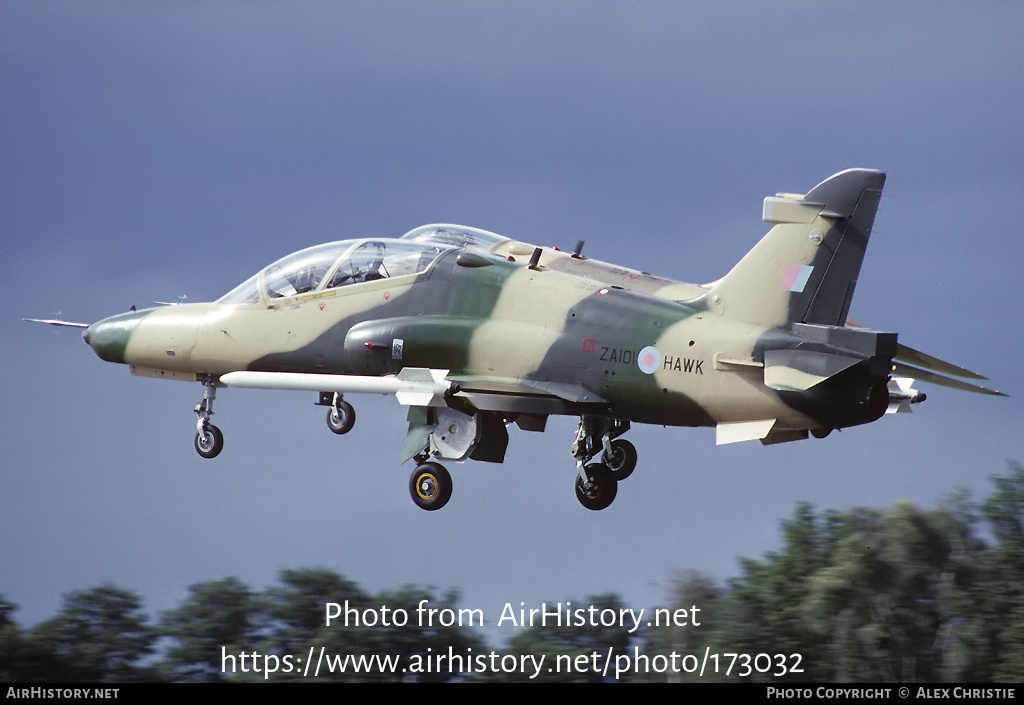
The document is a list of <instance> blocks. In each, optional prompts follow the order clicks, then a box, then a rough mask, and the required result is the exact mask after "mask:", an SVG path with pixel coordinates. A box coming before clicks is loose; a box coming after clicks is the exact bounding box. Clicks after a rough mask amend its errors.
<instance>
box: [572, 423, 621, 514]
mask: <svg viewBox="0 0 1024 705" xmlns="http://www.w3.org/2000/svg"><path fill="white" fill-rule="evenodd" d="M628 430H629V421H626V420H623V419H606V418H602V417H599V416H583V417H581V418H580V425H579V429H577V431H576V440H575V442H573V444H572V454H573V456H574V457H575V458H576V465H577V469H578V473H577V477H576V499H578V500H579V501H580V504H582V505H583V506H584V507H586V508H587V509H593V510H594V511H599V510H601V509H604V508H605V507H607V506H608V505H610V504H611V503H612V502H613V501H614V500H615V494H616V493H617V492H618V483H619V482H621V481H622V480H625V479H626V478H627V477H629V476H630V474H631V473H632V472H633V470H634V469H635V468H636V459H637V456H636V448H634V447H633V444H632V443H630V442H629V441H627V440H625V439H621V438H617V436H620V435H622V434H623V433H625V432H626V431H628Z"/></svg>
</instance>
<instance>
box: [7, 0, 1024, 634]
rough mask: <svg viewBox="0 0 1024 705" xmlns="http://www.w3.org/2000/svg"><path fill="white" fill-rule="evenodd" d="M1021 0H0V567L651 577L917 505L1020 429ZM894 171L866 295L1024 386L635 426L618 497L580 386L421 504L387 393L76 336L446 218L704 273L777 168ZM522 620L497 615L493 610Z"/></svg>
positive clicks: (653, 593)
mask: <svg viewBox="0 0 1024 705" xmlns="http://www.w3.org/2000/svg"><path fill="white" fill-rule="evenodd" d="M1022 27H1024V6H1022V5H1019V4H1011V3H1002V2H997V3H900V4H898V7H892V6H891V3H882V2H878V3H867V2H858V3H848V4H840V6H839V7H836V4H834V3H830V4H827V5H822V4H819V3H810V2H796V1H788V0H783V1H780V2H773V3H754V2H749V3H730V2H716V3H696V4H688V3H681V2H598V1H595V0H588V1H586V2H572V1H568V0H566V1H562V2H558V3H547V2H506V3H498V2H434V3H413V2H389V3H378V2H297V3H274V2H219V3H181V2H160V1H154V2H147V3H139V2H127V1H125V2H104V1H97V2H89V3H69V2H47V1H45V0H42V1H41V0H31V1H29V0H7V1H6V2H3V3H0V96H2V100H0V241H2V243H3V249H4V253H3V257H2V258H0V276H2V280H3V282H4V290H5V291H6V293H7V294H8V296H9V298H8V304H6V306H5V308H6V310H7V319H6V322H5V323H4V324H3V325H2V326H0V335H2V339H3V350H4V364H3V368H2V372H0V374H2V379H3V389H4V394H3V397H2V401H0V404H2V412H3V422H4V423H3V427H2V430H0V444H2V461H0V462H2V466H3V471H2V473H0V566H2V569H0V594H3V595H4V596H5V597H6V598H7V599H9V600H11V601H13V602H15V603H16V604H18V605H19V606H20V611H19V612H18V613H17V614H16V617H17V618H18V619H19V621H20V622H21V623H22V624H23V625H25V626H27V625H31V624H34V623H36V622H38V621H39V620H41V619H44V618H46V617H49V616H51V615H52V614H54V613H55V612H56V611H57V609H58V608H59V605H60V599H61V595H62V594H63V593H65V592H67V591H70V590H74V589H82V588H86V587H91V586H94V585H97V584H99V583H102V582H107V581H109V582H113V583H115V584H116V585H119V586H121V587H125V588H128V589H131V590H134V591H136V592H138V593H140V594H141V595H143V596H144V598H145V601H146V605H147V607H148V608H150V609H151V610H153V611H159V610H161V609H166V608H168V607H171V606H174V605H175V604H176V603H177V602H178V601H179V600H181V599H182V598H183V597H184V595H185V589H186V587H187V586H188V585H189V584H191V583H193V582H197V581H201V580H208V579H216V578H221V577H226V576H229V575H234V576H237V577H239V578H241V579H242V580H244V581H246V582H248V583H249V584H250V585H251V586H252V587H254V588H262V587H265V586H267V585H269V584H271V583H272V582H273V581H274V579H275V576H276V574H277V572H278V571H279V570H281V569H283V568H299V567H325V568H329V569H333V570H336V571H338V572H340V573H342V574H344V575H345V576H346V577H348V578H350V579H352V580H355V581H357V582H359V583H360V584H361V585H362V586H363V587H364V588H366V589H367V590H372V591H376V590H382V589H389V588H397V587H398V586H400V585H402V584H404V583H416V584H419V585H433V586H436V587H438V588H441V589H444V588H448V587H456V588H459V589H461V590H462V591H463V604H464V605H465V606H469V607H479V608H481V609H483V610H484V611H485V613H486V614H487V616H488V617H489V618H490V619H491V620H492V623H493V621H496V619H497V617H498V613H499V611H500V609H501V607H502V606H503V605H504V603H506V602H512V603H513V604H518V603H519V602H526V603H527V605H528V606H529V605H535V604H537V603H539V602H540V601H543V600H547V601H559V600H574V601H578V600H582V598H583V597H584V596H585V595H588V594H593V593H598V592H607V591H615V592H618V593H619V594H620V595H622V596H623V598H624V599H625V601H626V602H627V604H628V605H630V606H633V607H637V608H639V607H649V606H652V605H654V604H659V603H664V602H666V601H667V599H668V595H669V589H670V586H671V584H672V581H673V579H674V578H675V577H676V576H678V575H679V574H680V572H681V571H683V570H687V569H694V570H699V571H703V572H705V573H708V574H710V575H712V576H714V577H716V578H718V579H721V580H724V579H725V578H727V577H728V576H731V575H736V574H737V573H738V570H739V568H738V564H737V558H738V557H741V556H746V557H759V556H761V555H763V553H764V552H765V551H769V550H772V549H774V548H776V547H777V546H778V545H779V532H778V526H779V522H780V520H782V519H785V518H787V517H788V516H790V515H791V513H792V511H793V508H794V506H795V504H796V502H797V501H800V500H806V501H809V502H812V503H813V504H814V505H815V506H816V507H818V508H821V509H824V508H846V507H850V506H854V505H870V506H879V507H881V506H887V505H889V504H891V503H893V502H895V501H898V500H904V499H906V500H911V501H913V502H916V503H918V504H921V505H923V506H934V504H935V503H936V502H937V501H939V500H940V499H941V498H942V497H943V496H945V495H947V494H949V493H951V492H953V491H955V490H958V489H967V490H970V491H972V492H973V493H974V494H975V496H984V495H985V494H986V493H987V492H988V491H989V487H990V486H989V483H988V477H989V476H990V475H991V474H993V473H1000V472H1003V471H1005V469H1006V463H1007V461H1008V460H1010V459H1021V458H1024V447H1022V437H1024V435H1022V433H1021V429H1022V428H1024V418H1022V416H1024V414H1022V408H1021V402H1020V399H1021V398H1022V395H1024V385H1022V384H1021V374H1020V371H1019V370H1020V364H1021V363H1020V359H1021V350H1022V348H1024V333H1022V326H1021V312H1020V303H1021V301H1022V298H1024V297H1022V292H1021V284H1020V278H1021V277H1020V269H1021V267H1022V265H1024V243H1022V236H1024V232H1022V227H1021V224H1020V215H1021V212H1022V205H1024V170H1022V168H1021V165H1022V164H1024V119H1022V118H1024V44H1022V43H1021V41H1020V30H1021V28H1022ZM855 166H863V167H872V168H877V169H881V170H884V171H885V172H887V174H888V181H887V182H886V187H885V194H884V196H883V199H882V203H881V208H880V210H879V215H878V219H877V220H876V224H875V231H874V235H873V238H872V243H871V247H870V248H869V250H868V254H867V258H866V260H865V263H864V268H863V271H862V274H861V278H860V281H859V284H858V288H857V298H856V299H855V300H854V303H853V308H852V313H853V314H854V315H855V316H856V317H858V318H859V319H861V320H862V321H864V322H866V323H868V324H869V325H871V326H873V327H875V328H879V329H883V330H895V331H898V332H899V333H900V339H901V340H902V341H904V342H906V343H908V344H910V345H912V346H914V347H917V348H919V349H923V350H926V351H928V352H930V353H932V354H935V355H938V356H939V357H943V358H945V359H949V360H952V361H954V362H957V363H959V364H962V365H964V366H966V367H968V368H971V369H976V370H978V371H980V372H982V373H984V374H986V375H988V376H989V377H991V378H992V380H993V382H992V384H993V385H994V386H996V387H998V388H1000V389H1003V390H1004V391H1007V392H1009V393H1010V394H1012V395H1014V396H1013V397H1012V398H1010V399H998V398H991V397H981V396H976V395H970V394H965V393H961V392H955V391H951V390H946V389H941V388H928V387H925V386H924V385H922V388H923V389H924V390H925V391H927V392H928V396H929V398H928V401H927V402H926V403H925V404H922V405H920V406H918V407H917V408H916V412H915V413H914V414H912V415H900V416H899V417H896V418H886V419H884V420H883V421H881V422H879V423H876V424H873V425H870V426H865V427H859V428H853V429H848V430H847V431H844V432H842V433H834V434H832V435H831V436H830V437H829V438H828V439H826V440H824V441H816V440H809V441H803V442H799V443H791V444H784V445H781V446H775V447H771V448H765V447H762V446H760V444H756V443H754V444H739V445H736V446H729V447H721V448H718V447H715V445H714V432H713V430H709V429H673V428H661V427H640V426H638V427H634V429H633V430H632V431H631V432H630V435H629V438H630V439H631V440H632V441H633V442H634V444H635V445H636V446H637V447H638V449H639V452H640V466H639V468H638V470H637V472H636V473H634V475H633V477H631V478H630V479H629V481H628V482H627V483H625V484H623V485H622V486H621V487H620V491H619V496H618V498H617V499H616V501H615V503H614V504H613V505H612V506H611V507H610V508H609V509H607V510H605V511H603V512H590V511H587V510H585V509H583V508H582V507H580V506H579V504H578V503H577V501H576V498H575V495H574V492H573V482H574V471H575V467H574V463H573V461H572V458H571V457H570V455H569V451H568V448H569V444H570V442H571V440H572V435H573V432H574V430H575V422H574V420H573V419H570V418H561V419H553V420H552V421H551V422H550V423H549V424H548V430H547V433H545V434H543V435H540V434H524V433H522V432H513V434H512V441H511V445H510V448H509V454H508V458H507V461H506V462H505V464H504V465H491V464H485V463H467V464H464V465H463V464H450V465H449V467H450V469H451V471H452V475H453V477H454V481H455V490H454V495H453V498H452V500H451V502H450V503H449V505H448V506H447V507H446V508H445V509H444V510H442V511H440V512H434V513H428V512H423V511H421V510H419V509H417V508H416V507H415V506H414V505H413V503H412V502H411V500H410V499H409V496H408V490H407V483H408V476H409V472H410V471H411V467H410V466H409V465H406V466H400V465H399V459H400V457H399V456H400V452H401V448H402V445H403V442H404V437H405V425H404V418H405V414H404V409H403V408H402V407H400V406H399V405H398V403H397V402H396V401H395V400H394V399H391V398H385V397H366V398H355V397H353V399H352V400H353V401H354V402H355V404H356V409H357V413H358V421H357V424H356V427H355V429H354V430H353V432H352V433H350V434H348V435H347V436H344V437H336V436H334V435H333V434H331V433H330V432H329V431H328V430H327V428H326V426H325V424H324V421H323V413H322V410H321V409H320V408H318V407H314V406H313V404H312V401H313V399H312V398H311V395H309V394H299V393H295V394H293V393H286V392H260V391H250V390H225V391H222V392H221V394H220V395H219V396H218V399H217V407H216V411H217V416H216V419H215V420H216V422H217V423H218V425H219V426H220V427H221V428H222V429H223V430H224V433H225V436H226V444H225V450H224V452H223V454H222V455H221V456H220V457H219V458H217V459H216V460H214V461H204V460H202V459H200V458H199V457H198V456H197V455H196V453H195V451H194V449H193V447H192V435H193V432H194V427H195V415H194V414H193V413H192V408H193V406H194V405H195V404H196V402H197V401H198V398H199V391H200V389H199V385H197V384H184V383H178V382H164V381H156V380H148V379H139V378H133V377H131V376H130V375H129V374H128V371H127V369H126V368H125V367H123V366H120V365H111V364H108V363H104V362H102V361H100V360H99V359H98V358H97V357H96V356H95V355H94V354H93V353H92V351H91V350H89V348H88V347H86V346H85V345H84V344H83V343H82V341H81V340H80V336H79V333H78V332H77V331H74V330H70V329H65V330H57V329H53V328H49V327H44V326H35V325H30V324H28V323H23V322H21V317H23V316H33V317H53V316H60V317H63V318H65V319H69V320H76V321H84V322H91V321H94V320H97V319H99V318H102V317H104V316H107V315H110V314H113V313H116V312H119V311H123V310H126V309H127V308H128V307H129V306H131V305H133V304H134V305H137V306H139V307H140V308H141V307H143V306H146V305H149V304H150V302H152V301H168V300H172V301H173V300H174V299H175V298H176V297H178V296H187V297H188V298H187V300H188V301H203V300H209V299H213V298H216V297H218V296H219V295H221V294H223V293H224V292H226V291H227V290H229V289H231V288H232V287H234V286H235V285H236V284H238V283H239V282H241V281H242V280H243V279H245V278H246V277H248V276H249V275H251V274H252V273H253V272H255V271H256V270H258V269H260V268H261V267H263V266H264V265H266V264H267V263H269V262H271V261H273V260H275V259H277V258H278V257H280V256H282V255H284V254H287V253H288V252H291V251H293V250H296V249H299V248H301V247H306V246H309V245H313V244H317V243H320V242H325V241H329V240H336V239H343V238H349V237H358V236H364V235H378V236H397V235H400V234H401V233H403V232H405V231H407V230H409V229H411V228H413V227H415V226H417V225H420V224H422V223H427V222H461V223H466V224H470V225H475V226H477V227H482V228H486V229H489V230H493V231H496V232H500V233H503V234H506V235H508V236H510V237H514V238H517V239H520V240H524V241H528V242H534V243H537V244H544V245H560V246H562V247H563V248H564V247H571V246H572V245H573V244H574V243H575V242H576V241H577V240H579V239H586V240H587V253H588V254H589V255H590V256H592V257H596V258H599V259H603V260H606V261H611V262H616V263H619V264H623V265H628V266H631V267H636V268H639V269H643V270H647V271H651V272H654V273H657V274H661V275H664V276H669V277H672V278H677V279H682V280H686V281H696V282H703V281H710V280H713V279H716V278H718V277H720V276H721V275H722V274H724V273H725V272H726V271H727V270H728V269H729V267H730V266H731V265H732V264H733V263H734V262H735V261H737V260H738V259H739V258H740V257H741V256H742V255H743V254H744V253H745V252H746V251H747V250H748V249H749V248H750V247H751V246H752V245H753V244H754V243H755V242H756V241H757V240H758V239H759V238H760V236H761V235H762V234H763V233H764V232H765V230H766V226H765V225H764V224H763V223H761V221H760V215H761V200H762V199H763V198H764V197H765V196H767V195H772V194H774V193H775V192H777V191H795V192H803V191H806V190H807V189H809V188H810V187H811V186H813V185H814V184H816V183H817V182H819V181H821V180H822V179H824V178H826V177H828V176H829V175H831V174H833V173H835V172H837V171H840V170H842V169H844V168H848V167H855ZM491 633H492V635H495V634H497V636H498V637H499V638H500V637H501V636H507V635H508V633H501V632H493V631H492V632H491Z"/></svg>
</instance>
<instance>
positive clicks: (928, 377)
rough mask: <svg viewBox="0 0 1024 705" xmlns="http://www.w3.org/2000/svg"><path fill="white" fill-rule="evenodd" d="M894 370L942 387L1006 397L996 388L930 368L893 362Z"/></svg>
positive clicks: (898, 373)
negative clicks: (940, 372) (939, 372)
mask: <svg viewBox="0 0 1024 705" xmlns="http://www.w3.org/2000/svg"><path fill="white" fill-rule="evenodd" d="M893 372H894V373H896V374H897V375H900V376H902V377H911V378H913V379H916V380H918V381H921V382H931V383H932V384H937V385H939V386H941V387H949V388H951V389H959V390H962V391H964V392H976V393H978V394H991V395H993V396H997V397H1005V396H1007V395H1006V394H1003V393H1002V392H1000V391H996V390H995V389H989V388H988V387H982V386H981V385H979V384H971V383H970V382H964V381H963V380H960V379H954V378H952V377H946V376H945V375H940V374H938V373H936V372H929V371H928V370H922V369H919V368H917V367H912V366H910V365H907V364H904V363H902V362H894V363H893Z"/></svg>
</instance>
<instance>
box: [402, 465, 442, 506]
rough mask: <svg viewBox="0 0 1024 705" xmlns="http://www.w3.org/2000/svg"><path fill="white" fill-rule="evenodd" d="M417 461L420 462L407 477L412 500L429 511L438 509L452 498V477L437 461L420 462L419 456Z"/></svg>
mask: <svg viewBox="0 0 1024 705" xmlns="http://www.w3.org/2000/svg"><path fill="white" fill-rule="evenodd" d="M417 462H418V463H420V464H419V465H417V466H416V469H415V470H413V471H412V476H411V477H410V478H409V494H411V495H412V501H413V502H415V503H416V506H418V507H419V508H421V509H426V510H427V511H430V512H432V511H434V510H435V509H440V508H441V507H443V506H444V505H446V504H448V500H449V499H451V498H452V477H451V475H449V474H448V471H447V470H445V468H444V466H443V465H440V464H439V463H434V462H421V461H420V459H419V458H417Z"/></svg>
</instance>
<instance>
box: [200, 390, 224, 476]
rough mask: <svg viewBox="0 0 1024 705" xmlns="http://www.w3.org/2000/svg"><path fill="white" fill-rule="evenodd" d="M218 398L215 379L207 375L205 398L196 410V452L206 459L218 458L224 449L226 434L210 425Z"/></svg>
mask: <svg viewBox="0 0 1024 705" xmlns="http://www.w3.org/2000/svg"><path fill="white" fill-rule="evenodd" d="M216 396H217V387H216V386H215V385H214V383H213V379H211V378H210V377H209V375H207V377H206V378H205V379H203V396H202V398H201V399H200V400H199V403H198V404H196V408H195V412H196V415H197V416H198V417H199V420H198V421H197V422H196V440H195V445H196V452H197V453H199V455H201V456H203V457H204V458H216V457H217V456H218V455H219V454H220V452H221V451H222V450H223V449H224V434H223V433H221V432H220V429H219V428H217V427H216V426H214V425H213V424H212V423H210V417H211V416H213V400H214V399H215V398H216Z"/></svg>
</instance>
